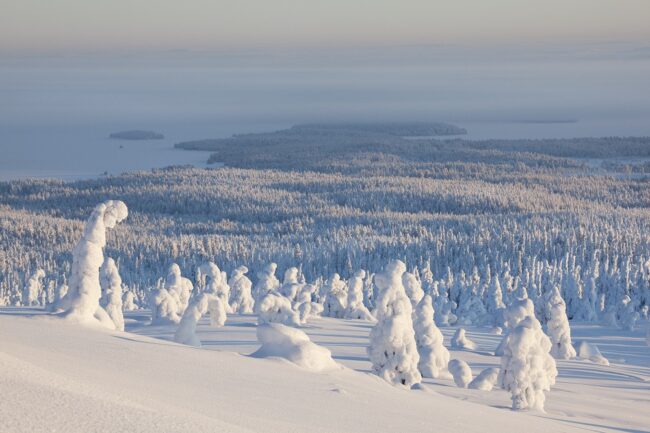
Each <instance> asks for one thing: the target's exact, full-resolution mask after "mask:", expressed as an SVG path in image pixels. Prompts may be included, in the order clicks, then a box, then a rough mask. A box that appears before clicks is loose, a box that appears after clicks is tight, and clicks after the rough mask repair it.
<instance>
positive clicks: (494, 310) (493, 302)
mask: <svg viewBox="0 0 650 433" xmlns="http://www.w3.org/2000/svg"><path fill="white" fill-rule="evenodd" d="M505 307H506V306H505V305H504V304H503V292H502V290H501V283H500V282H499V276H498V275H496V274H494V275H492V279H491V281H490V287H489V288H488V291H487V299H486V305H485V309H486V310H487V312H488V314H489V315H490V316H491V317H493V318H494V319H495V321H494V322H493V325H495V326H501V323H500V321H499V320H498V317H499V316H500V315H501V314H502V311H503V309H504V308H505Z"/></svg>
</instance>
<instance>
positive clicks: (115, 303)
mask: <svg viewBox="0 0 650 433" xmlns="http://www.w3.org/2000/svg"><path fill="white" fill-rule="evenodd" d="M99 284H100V286H101V288H102V292H103V295H102V297H101V299H100V305H101V306H102V307H103V308H104V310H106V313H108V317H110V318H111V320H112V321H113V323H114V324H115V329H117V330H118V331H124V315H123V314H122V278H121V277H120V273H119V271H118V269H117V266H116V265H115V261H114V260H113V259H112V258H110V257H106V259H105V260H104V263H103V264H102V267H101V268H100V269H99Z"/></svg>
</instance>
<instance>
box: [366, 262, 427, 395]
mask: <svg viewBox="0 0 650 433" xmlns="http://www.w3.org/2000/svg"><path fill="white" fill-rule="evenodd" d="M405 270H406V265H405V264H404V263H403V262H401V261H399V260H393V261H391V262H390V263H388V265H387V266H386V269H385V270H384V272H382V273H381V274H377V275H376V276H375V284H376V285H377V288H378V289H379V296H378V297H377V300H376V302H377V308H376V316H377V324H376V325H375V326H374V327H373V328H372V330H371V331H370V346H369V347H368V356H369V357H370V362H371V363H372V369H373V371H374V372H375V373H377V375H379V376H381V377H383V378H384V379H385V380H386V381H388V382H390V383H392V384H395V385H399V384H401V385H405V386H408V387H411V386H412V385H414V384H416V383H419V382H420V381H421V380H422V376H421V375H420V371H419V370H418V363H419V361H420V356H419V355H418V351H417V344H416V342H415V331H414V330H413V320H412V318H411V314H412V307H411V300H410V299H409V298H408V297H407V296H406V292H405V291H404V286H403V285H402V275H403V274H404V271H405Z"/></svg>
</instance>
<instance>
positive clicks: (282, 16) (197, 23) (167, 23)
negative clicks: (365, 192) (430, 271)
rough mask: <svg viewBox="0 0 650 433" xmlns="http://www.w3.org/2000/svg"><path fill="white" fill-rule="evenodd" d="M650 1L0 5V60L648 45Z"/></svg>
mask: <svg viewBox="0 0 650 433" xmlns="http://www.w3.org/2000/svg"><path fill="white" fill-rule="evenodd" d="M649 23H650V0H0V50H2V51H5V52H6V51H14V52H15V51H17V52H24V51H29V52H32V51H40V52H47V51H51V50H54V51H68V50H72V51H74V50H121V49H127V50H129V49H213V48H234V49H237V48H245V47H260V46H261V47H265V46H278V47H287V48H290V47H297V46H300V47H309V46H330V47H339V46H350V45H353V46H354V45H356V46H367V45H374V46H381V45H395V44H429V43H484V42H489V43H498V42H530V41H541V42H563V41H569V42H591V41H593V42H604V41H621V40H627V41H644V42H645V41H650V24H649Z"/></svg>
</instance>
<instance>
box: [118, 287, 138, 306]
mask: <svg viewBox="0 0 650 433" xmlns="http://www.w3.org/2000/svg"><path fill="white" fill-rule="evenodd" d="M137 309H138V305H137V304H136V303H135V295H134V294H133V292H131V291H129V290H127V291H126V292H124V294H123V295H122V310H123V311H135V310H137Z"/></svg>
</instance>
